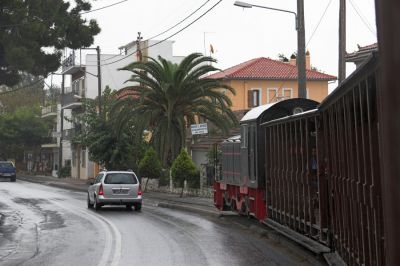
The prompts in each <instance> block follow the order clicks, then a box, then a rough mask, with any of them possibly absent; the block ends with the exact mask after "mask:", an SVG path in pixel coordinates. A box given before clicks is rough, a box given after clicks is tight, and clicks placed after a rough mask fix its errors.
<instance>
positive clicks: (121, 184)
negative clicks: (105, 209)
mask: <svg viewBox="0 0 400 266" xmlns="http://www.w3.org/2000/svg"><path fill="white" fill-rule="evenodd" d="M90 184H91V185H90V186H89V188H88V194H87V206H88V208H94V209H95V210H99V209H100V208H101V207H102V206H104V205H125V206H126V208H127V209H129V210H130V209H132V206H134V207H135V210H136V211H140V209H141V208H142V190H141V187H140V183H139V180H138V178H137V176H136V174H135V173H134V172H129V171H104V172H100V173H99V174H98V175H97V176H96V177H95V178H94V180H93V181H92V182H90Z"/></svg>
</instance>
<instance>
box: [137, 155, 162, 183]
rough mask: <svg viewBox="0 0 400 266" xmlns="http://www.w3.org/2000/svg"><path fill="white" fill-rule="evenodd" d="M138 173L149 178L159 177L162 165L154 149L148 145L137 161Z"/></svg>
mask: <svg viewBox="0 0 400 266" xmlns="http://www.w3.org/2000/svg"><path fill="white" fill-rule="evenodd" d="M139 174H140V175H141V176H142V177H148V178H150V179H154V178H160V176H161V174H162V167H161V163H160V160H159V159H158V158H157V154H156V152H155V150H154V149H153V148H152V147H150V148H149V149H147V151H146V154H145V155H144V157H143V159H142V160H140V163H139Z"/></svg>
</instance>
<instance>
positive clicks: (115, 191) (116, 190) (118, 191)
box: [113, 189, 127, 194]
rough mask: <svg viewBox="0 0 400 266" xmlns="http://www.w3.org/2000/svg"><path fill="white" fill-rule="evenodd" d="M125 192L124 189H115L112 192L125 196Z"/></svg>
mask: <svg viewBox="0 0 400 266" xmlns="http://www.w3.org/2000/svg"><path fill="white" fill-rule="evenodd" d="M126 192H127V191H126V190H125V189H115V190H113V193H114V194H125V193H126Z"/></svg>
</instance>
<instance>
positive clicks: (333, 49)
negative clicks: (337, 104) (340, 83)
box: [84, 0, 376, 89]
mask: <svg viewBox="0 0 400 266" xmlns="http://www.w3.org/2000/svg"><path fill="white" fill-rule="evenodd" d="M119 1H120V0H113V1H111V0H97V1H94V2H92V3H93V6H92V9H96V8H100V7H103V6H107V5H110V4H112V3H116V2H119ZM204 2H205V0H190V1H188V0H169V1H160V0H146V1H138V0H128V1H126V2H123V3H121V4H118V5H115V6H112V7H109V8H106V9H103V10H100V11H96V12H92V13H89V14H86V15H84V16H85V17H86V18H88V19H91V18H93V19H96V20H97V22H98V23H99V25H100V27H101V29H102V31H101V33H100V34H99V35H98V36H96V37H95V43H94V46H97V45H99V46H100V47H101V50H102V53H118V52H119V51H118V47H119V46H121V45H124V44H127V43H129V42H131V41H133V40H135V39H136V36H137V32H138V31H140V32H141V33H142V36H143V37H144V39H146V38H149V37H151V36H154V35H156V34H158V33H160V32H162V31H164V30H165V29H167V28H169V27H170V26H172V25H174V24H175V23H177V22H178V21H180V20H182V19H183V18H185V17H186V16H187V15H189V14H190V13H191V12H192V11H194V10H195V9H197V8H198V7H199V6H201V5H202V4H203V3H204ZM217 2H218V0H210V1H209V2H208V3H207V5H206V6H204V8H202V9H201V10H200V11H199V12H197V13H196V14H195V15H194V16H193V17H191V18H190V19H188V20H187V21H185V22H184V23H183V24H182V25H180V26H178V27H177V28H175V29H173V30H171V31H169V32H167V33H166V34H164V35H162V36H160V37H158V38H157V39H162V38H165V37H168V36H169V35H171V34H173V33H175V32H176V31H178V30H179V29H181V28H182V27H184V26H185V25H187V24H188V23H190V22H191V21H193V20H194V19H196V18H197V17H198V16H200V15H201V14H203V13H204V12H205V11H207V10H208V9H209V8H210V7H212V6H213V5H214V4H216V3H217ZM234 2H235V1H233V0H223V1H222V2H221V3H220V4H218V5H217V6H216V7H215V8H214V9H213V10H211V11H210V12H209V13H208V14H206V15H205V16H204V17H202V18H201V19H200V20H199V21H197V22H195V23H194V24H193V25H191V26H190V27H188V28H187V29H185V30H184V31H182V32H181V33H179V34H178V35H176V36H174V37H172V38H171V39H172V40H174V41H175V44H174V55H187V54H189V53H192V52H202V53H204V48H205V46H204V41H205V43H206V50H207V53H209V45H210V44H212V45H213V47H214V49H215V53H214V57H216V58H217V60H218V64H217V67H219V68H221V69H225V68H228V67H230V66H233V65H236V64H239V63H241V62H244V61H246V60H249V59H252V58H256V57H270V58H273V59H277V57H278V54H279V53H283V54H285V55H286V56H288V57H289V56H290V55H291V54H292V53H293V52H295V51H296V50H297V33H296V30H295V19H294V16H293V15H291V14H287V13H280V12H276V11H270V10H266V9H260V8H252V9H243V8H239V7H236V6H234V5H233V3H234ZM247 2H249V3H252V4H257V5H263V6H269V7H275V8H280V9H287V10H292V11H296V9H297V6H296V5H297V4H296V2H297V1H296V0H280V1H278V0H251V1H247ZM304 2H305V31H306V43H307V42H308V46H307V48H306V49H307V50H309V51H310V54H311V64H312V65H313V66H315V67H317V68H318V69H320V70H322V71H324V72H326V73H328V74H332V75H335V76H337V65H338V17H339V15H338V14H339V0H304ZM327 7H328V9H327V11H326V14H325V15H324V16H323V13H324V11H325V9H326V8H327ZM356 10H357V12H358V13H357V12H356ZM321 17H322V21H321V23H320V25H319V27H318V28H317V24H318V22H319V21H320V19H321ZM360 17H361V18H360ZM316 28H317V29H316ZM315 30H316V31H315ZM314 31H315V33H314V35H313V36H312V33H313V32H314ZM311 36H312V38H311ZM310 38H311V40H310ZM375 42H376V24H375V7H374V0H347V45H346V46H347V52H353V51H355V50H357V44H359V45H361V46H364V45H368V44H372V43H375ZM347 69H348V71H347V73H348V74H349V73H351V72H352V71H353V70H354V69H355V67H354V66H353V64H350V63H348V64H347ZM331 89H332V88H331Z"/></svg>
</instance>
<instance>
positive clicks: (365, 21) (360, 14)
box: [350, 0, 376, 36]
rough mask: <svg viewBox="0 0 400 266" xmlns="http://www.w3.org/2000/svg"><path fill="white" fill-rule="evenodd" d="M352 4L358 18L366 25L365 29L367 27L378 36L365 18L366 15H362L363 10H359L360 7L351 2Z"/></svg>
mask: <svg viewBox="0 0 400 266" xmlns="http://www.w3.org/2000/svg"><path fill="white" fill-rule="evenodd" d="M350 4H351V6H352V7H353V9H354V11H356V13H357V15H358V17H359V18H360V19H361V21H362V23H363V24H364V25H365V27H367V29H368V30H369V31H370V32H371V33H372V34H373V35H374V36H376V31H375V30H373V28H372V26H371V24H369V22H368V20H367V19H366V18H365V17H364V15H363V14H362V12H361V10H360V9H359V8H358V6H357V5H356V4H355V3H354V2H353V1H352V0H350Z"/></svg>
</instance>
